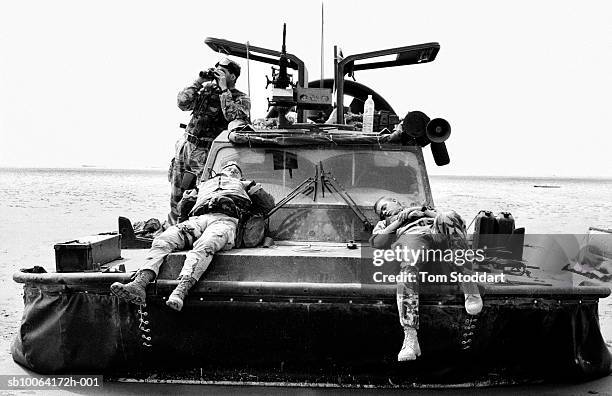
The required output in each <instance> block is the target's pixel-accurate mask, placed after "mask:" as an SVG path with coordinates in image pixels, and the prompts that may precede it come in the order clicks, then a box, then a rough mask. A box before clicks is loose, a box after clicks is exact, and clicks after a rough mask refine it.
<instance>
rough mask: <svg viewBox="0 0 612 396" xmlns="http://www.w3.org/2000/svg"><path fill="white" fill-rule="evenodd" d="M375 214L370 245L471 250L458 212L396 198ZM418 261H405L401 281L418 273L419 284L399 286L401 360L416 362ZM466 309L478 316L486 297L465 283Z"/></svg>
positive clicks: (384, 199)
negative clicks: (402, 329)
mask: <svg viewBox="0 0 612 396" xmlns="http://www.w3.org/2000/svg"><path fill="white" fill-rule="evenodd" d="M374 211H375V212H376V214H377V215H379V216H380V219H381V221H379V222H378V223H377V224H376V226H375V227H374V230H373V231H372V237H371V238H370V244H371V245H372V247H374V248H377V249H386V248H389V247H392V248H395V247H396V246H400V247H408V248H411V249H414V250H420V249H425V248H435V247H437V248H441V246H443V245H447V246H446V247H449V248H450V249H453V250H465V249H467V247H468V246H467V240H466V227H465V222H464V221H463V219H462V218H461V216H459V215H458V214H457V213H456V212H455V211H450V212H446V213H438V212H436V211H435V210H433V209H430V208H423V207H422V206H418V207H416V206H415V207H407V206H404V205H403V204H401V203H400V202H399V201H398V200H397V199H395V198H389V197H381V198H379V199H378V200H377V201H376V203H375V204H374ZM423 261H424V260H422V259H418V262H407V261H406V262H402V263H401V273H400V275H403V274H405V275H406V276H400V279H410V277H409V276H407V275H408V274H415V275H416V276H413V277H412V279H415V280H417V281H415V282H399V281H398V283H397V309H398V313H399V320H400V324H401V325H402V327H403V328H404V343H403V345H402V349H401V351H400V352H399V354H398V356H397V360H398V361H405V360H414V359H416V358H417V356H419V355H420V354H421V348H420V346H419V341H418V339H417V330H418V328H419V294H418V288H417V286H418V279H419V276H418V274H417V272H418V271H419V265H420V264H422V262H423ZM461 286H462V288H463V291H464V294H465V309H466V311H467V313H468V314H470V315H476V314H478V313H480V311H481V310H482V298H481V297H480V294H479V291H478V288H477V286H476V285H475V284H473V283H468V282H464V283H462V285H461Z"/></svg>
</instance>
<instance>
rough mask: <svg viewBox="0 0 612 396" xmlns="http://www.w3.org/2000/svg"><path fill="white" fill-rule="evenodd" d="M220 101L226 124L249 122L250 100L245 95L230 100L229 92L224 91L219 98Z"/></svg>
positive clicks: (230, 94)
mask: <svg viewBox="0 0 612 396" xmlns="http://www.w3.org/2000/svg"><path fill="white" fill-rule="evenodd" d="M219 99H220V100H221V110H222V111H223V116H224V117H225V119H226V120H227V121H228V122H231V121H234V120H243V121H245V122H247V123H249V122H251V99H249V97H248V96H247V95H243V96H239V97H237V98H236V99H234V98H232V93H231V92H230V91H224V92H223V93H222V94H221V96H220V97H219Z"/></svg>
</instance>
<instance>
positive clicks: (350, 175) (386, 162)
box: [213, 146, 428, 242]
mask: <svg viewBox="0 0 612 396" xmlns="http://www.w3.org/2000/svg"><path fill="white" fill-rule="evenodd" d="M229 160H234V161H237V162H238V163H239V164H240V166H241V168H242V170H243V171H244V177H245V178H246V179H247V180H255V181H257V182H259V183H261V184H262V186H263V188H264V189H265V190H266V191H268V192H269V193H270V194H272V195H273V196H274V198H275V201H276V202H279V201H281V200H282V199H283V198H285V197H286V196H287V195H288V194H290V193H291V192H292V191H293V190H294V189H295V188H296V187H298V186H299V185H300V184H302V183H303V182H304V181H306V180H308V179H309V178H311V181H312V182H311V183H310V185H309V187H310V188H306V189H304V192H302V193H300V194H299V195H297V196H296V197H295V198H293V199H291V200H290V201H289V202H288V203H287V204H286V205H284V206H283V207H282V208H281V209H279V210H278V211H277V212H276V213H274V215H272V217H271V218H270V232H271V234H272V236H273V237H274V238H275V239H277V240H283V239H284V240H304V241H314V240H319V241H337V242H343V241H348V240H364V239H365V240H367V239H368V237H369V235H368V234H364V233H363V232H362V231H363V223H362V222H361V221H360V219H359V217H358V216H356V215H355V213H354V211H353V210H352V209H351V208H350V207H349V205H348V204H347V202H346V201H345V200H344V199H342V197H341V196H340V195H339V194H338V193H336V192H335V191H334V190H335V189H334V187H336V188H337V189H339V190H340V191H344V192H346V193H347V194H348V195H349V196H350V198H351V199H352V200H354V201H355V203H356V204H357V205H358V206H359V208H360V209H361V210H362V211H363V213H364V214H365V215H366V217H367V218H368V219H369V220H370V222H371V223H372V224H375V223H376V221H377V218H376V215H375V214H374V211H373V209H372V206H373V205H374V202H376V200H377V199H378V198H380V197H381V196H391V197H395V198H397V199H399V200H400V201H402V202H404V203H406V204H424V203H428V202H427V197H428V194H427V193H426V186H425V182H424V180H423V179H424V178H423V175H422V174H421V167H420V166H419V163H418V159H417V156H416V155H415V153H414V152H412V151H410V150H408V149H406V150H402V151H399V150H379V149H372V148H371V147H367V148H357V147H346V148H335V149H329V148H317V147H297V148H294V147H292V148H282V147H278V148H249V147H235V146H233V147H225V148H222V149H221V150H219V152H218V153H217V156H216V158H215V161H214V164H213V171H215V172H218V171H219V169H220V167H221V164H223V163H225V162H226V161H229ZM321 175H324V180H325V179H327V180H330V179H333V180H332V181H331V183H333V184H334V185H335V186H331V185H329V184H328V185H329V188H323V186H322V183H321ZM315 181H316V183H314V182H315ZM315 189H316V194H315V191H314V190H315ZM330 190H331V191H330Z"/></svg>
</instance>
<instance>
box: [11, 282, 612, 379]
mask: <svg viewBox="0 0 612 396" xmlns="http://www.w3.org/2000/svg"><path fill="white" fill-rule="evenodd" d="M119 279H121V280H125V279H127V276H126V275H124V274H23V273H19V274H16V275H15V280H17V281H18V282H22V283H25V310H24V316H23V321H22V325H21V329H20V332H19V334H18V336H17V338H16V340H15V342H14V344H13V347H12V353H13V357H14V359H15V361H16V362H18V363H20V364H22V365H24V366H26V367H27V368H30V369H32V370H34V371H36V372H39V373H47V374H48V373H77V372H96V373H100V372H102V373H105V374H106V375H111V376H112V375H115V376H126V375H129V376H135V377H147V376H148V375H149V374H150V373H151V372H156V373H158V378H176V376H180V377H182V378H185V377H186V378H191V379H195V380H198V378H199V379H200V380H202V379H204V380H208V381H248V382H276V383H287V382H290V383H333V384H342V385H348V384H353V385H354V384H359V385H376V386H396V385H398V386H410V385H411V384H414V383H466V382H476V381H485V382H487V383H491V382H492V383H496V382H511V381H513V380H541V379H551V380H552V379H556V380H568V379H570V380H585V379H589V378H594V377H600V376H604V375H607V374H609V373H610V369H611V356H610V352H609V351H608V348H607V347H606V345H605V343H604V341H603V338H602V335H601V333H600V329H599V322H598V309H597V303H598V299H599V298H601V297H605V296H606V295H608V294H609V289H607V288H601V287H575V288H567V289H562V288H551V287H521V286H504V287H495V286H486V287H485V290H484V300H485V308H484V310H483V312H482V313H481V314H480V315H478V316H477V319H476V320H472V318H473V317H470V316H468V315H467V314H466V313H465V310H464V309H463V306H462V301H461V300H462V299H461V298H460V297H457V296H456V295H454V294H444V295H434V294H425V295H423V296H422V299H421V306H420V307H421V311H420V312H421V327H420V331H419V340H420V343H421V348H422V351H423V355H422V356H421V357H420V358H419V359H418V360H417V361H415V362H409V363H397V362H396V361H395V360H396V356H397V352H398V351H399V348H400V346H401V343H402V332H401V328H400V326H399V325H398V321H397V308H396V306H395V295H394V293H395V290H394V288H393V287H390V286H379V285H362V284H357V283H352V284H338V283H328V284H317V283H282V282H223V281H203V282H200V283H199V284H198V285H196V290H194V292H193V293H191V294H190V297H189V299H188V301H187V303H186V306H185V308H184V309H183V312H180V313H177V312H174V311H171V310H170V309H168V308H167V307H166V306H165V304H164V298H165V297H166V296H167V295H168V294H169V292H170V290H171V288H172V287H173V286H174V285H175V281H169V280H160V281H158V283H157V284H155V285H151V286H150V287H149V290H148V292H149V294H150V295H149V298H148V304H147V306H146V307H145V308H143V309H141V310H139V308H138V307H137V306H135V305H131V304H127V303H124V302H120V301H119V300H117V298H115V297H114V296H112V295H110V294H109V292H108V287H109V285H110V283H111V282H112V281H114V280H119ZM140 318H142V319H143V320H146V321H147V322H148V323H144V322H141V321H140V320H139V319H140ZM147 337H150V339H149V338H147ZM160 376H161V377H160Z"/></svg>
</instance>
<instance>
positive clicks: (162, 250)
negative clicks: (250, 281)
mask: <svg viewBox="0 0 612 396" xmlns="http://www.w3.org/2000/svg"><path fill="white" fill-rule="evenodd" d="M273 206H274V199H273V198H272V196H271V195H270V194H268V193H267V192H265V191H264V190H263V189H262V187H261V185H259V184H257V183H255V182H254V181H245V180H242V170H241V169H240V167H239V166H238V164H237V163H236V162H235V161H229V162H228V163H227V164H225V166H223V168H222V169H221V172H220V173H218V174H217V175H216V176H214V177H212V178H210V179H209V180H206V181H203V182H202V183H201V184H200V186H199V192H198V197H197V200H196V202H195V205H194V206H193V209H192V210H191V211H190V216H191V217H189V219H188V220H186V221H183V222H181V223H179V224H177V225H176V226H172V227H170V228H168V229H167V230H166V231H164V233H163V234H161V235H160V236H158V237H156V238H155V239H154V240H153V245H152V246H151V249H150V250H149V254H148V256H147V259H146V262H145V263H144V264H143V265H142V266H141V267H140V269H139V270H138V271H137V272H136V274H135V277H134V280H132V281H131V282H130V283H127V284H122V283H119V282H115V283H113V284H112V285H111V291H112V292H113V293H114V294H115V295H117V296H118V297H119V298H122V299H124V300H127V301H129V302H132V303H135V304H141V305H142V304H144V303H145V299H146V292H145V289H146V286H147V284H148V283H149V282H151V281H153V280H154V279H155V278H156V277H157V275H158V273H159V268H160V266H161V265H162V263H163V262H164V258H165V257H166V256H167V255H168V254H170V253H171V252H173V251H177V250H183V249H185V248H191V250H189V251H188V252H187V254H186V257H185V263H184V264H183V268H182V270H181V273H180V278H179V280H180V282H179V284H178V285H177V286H176V288H175V289H174V291H173V292H172V294H171V295H170V297H168V301H166V305H168V306H169V307H170V308H172V309H175V310H177V311H180V310H181V309H182V308H183V300H184V299H185V296H186V295H187V293H188V291H189V289H191V288H192V287H193V285H195V284H196V282H197V281H198V280H199V279H200V277H201V276H202V274H203V273H204V271H206V269H207V268H208V266H209V264H210V262H211V261H212V258H213V255H214V254H215V253H216V252H218V251H220V250H229V249H231V248H232V247H234V244H235V239H236V231H237V226H238V221H239V219H240V218H241V217H242V216H243V215H245V213H249V212H251V213H252V212H254V211H257V209H261V210H260V211H262V212H265V211H267V210H269V209H271V207H273Z"/></svg>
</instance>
